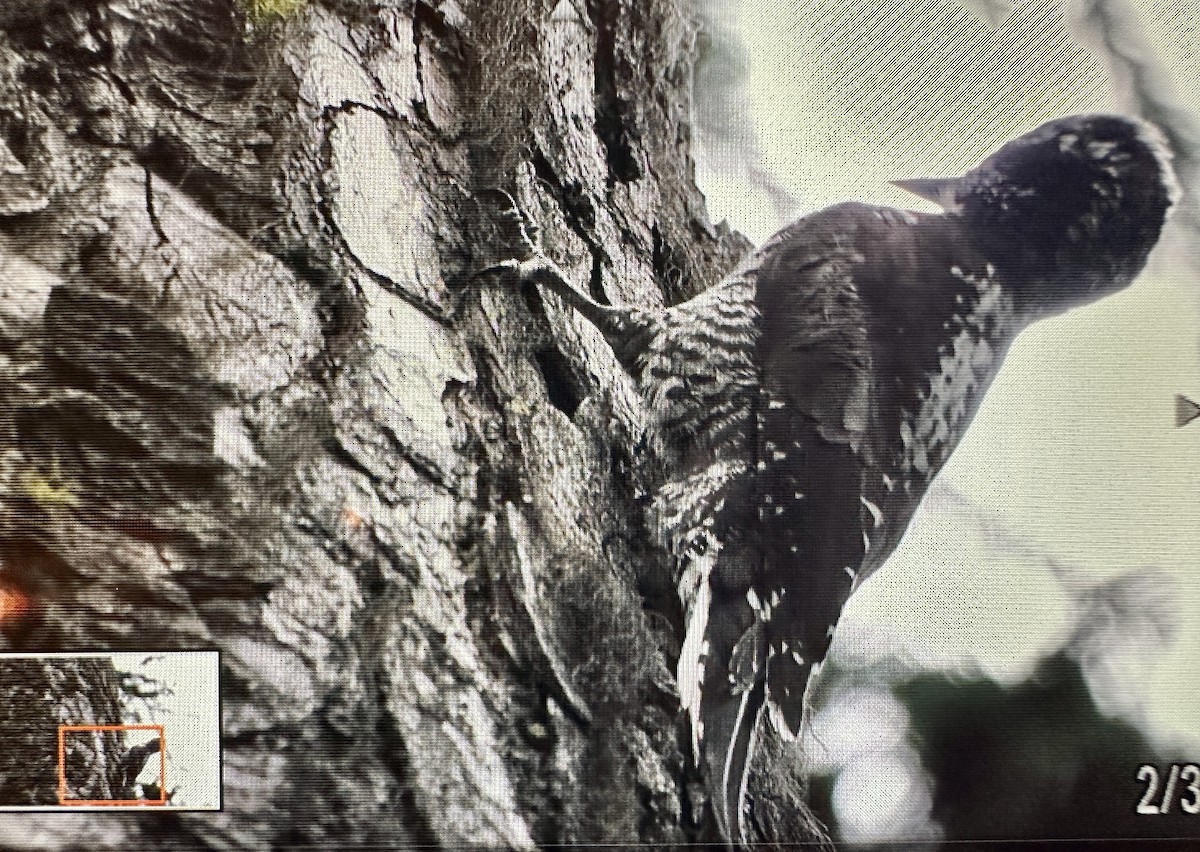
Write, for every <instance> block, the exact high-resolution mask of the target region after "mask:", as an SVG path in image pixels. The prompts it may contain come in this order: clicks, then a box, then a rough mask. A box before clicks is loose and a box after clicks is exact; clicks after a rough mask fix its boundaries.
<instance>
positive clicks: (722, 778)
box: [679, 582, 767, 846]
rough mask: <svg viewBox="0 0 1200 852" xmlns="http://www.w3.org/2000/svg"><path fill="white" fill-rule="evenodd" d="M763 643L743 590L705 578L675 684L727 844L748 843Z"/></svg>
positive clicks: (760, 705)
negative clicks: (734, 591) (736, 592)
mask: <svg viewBox="0 0 1200 852" xmlns="http://www.w3.org/2000/svg"><path fill="white" fill-rule="evenodd" d="M765 659H766V644H765V638H764V633H763V629H762V624H761V622H759V621H757V620H756V619H755V617H754V613H753V611H752V610H751V608H750V606H749V604H748V603H747V601H746V599H745V597H744V596H738V597H732V596H728V595H726V594H724V590H723V589H722V588H721V587H720V584H719V583H718V584H716V585H713V584H710V583H708V582H703V583H701V585H700V588H699V589H698V590H697V594H696V596H695V598H694V599H693V605H692V610H691V617H690V619H689V625H688V635H687V637H686V639H685V641H684V648H683V652H682V653H681V655H680V671H679V682H680V684H681V695H682V697H683V700H684V706H685V708H687V710H688V711H689V715H690V716H691V722H692V745H693V748H694V749H695V759H696V762H697V763H698V764H700V765H701V766H702V767H703V768H704V770H705V774H706V775H707V776H708V786H709V791H710V796H711V800H712V806H713V812H714V814H715V816H716V819H717V824H718V827H719V829H720V831H721V834H722V836H723V837H724V838H725V839H726V840H727V841H728V842H729V843H730V845H731V846H745V845H747V843H748V839H747V836H746V827H745V804H746V783H747V780H748V778H749V774H750V766H751V763H752V761H753V759H754V747H755V739H756V736H757V731H758V724H759V719H760V717H761V716H762V712H763V707H764V702H765V699H766V694H767V691H766V690H767V685H766V677H765V674H766V669H765V668H764V663H765Z"/></svg>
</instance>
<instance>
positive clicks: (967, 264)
mask: <svg viewBox="0 0 1200 852" xmlns="http://www.w3.org/2000/svg"><path fill="white" fill-rule="evenodd" d="M896 183H897V185H898V186H900V187H902V188H904V189H907V190H910V191H912V192H915V193H916V194H918V195H920V196H923V197H925V198H927V199H929V200H932V201H935V202H937V203H938V204H939V205H940V206H941V207H942V209H943V212H941V213H938V214H932V213H923V212H915V211H909V210H896V209H890V208H883V207H875V206H869V205H865V204H859V203H843V204H838V205H835V206H833V207H830V208H827V209H825V210H822V211H820V212H818V213H815V214H812V215H810V216H807V217H805V218H803V219H800V220H799V221H796V222H794V223H793V224H791V225H789V226H787V227H785V228H784V229H783V230H782V231H780V232H779V233H777V234H776V235H775V236H773V237H771V238H770V239H769V240H768V241H767V242H766V243H765V244H764V245H762V246H761V247H760V248H759V249H757V250H756V251H754V252H753V253H751V254H750V256H749V257H748V258H746V260H745V261H744V262H743V263H742V264H741V265H740V266H739V267H738V268H737V269H736V270H734V271H733V272H732V273H731V274H730V275H728V276H727V277H726V278H725V279H724V280H722V281H721V282H720V283H718V284H717V285H715V286H714V287H712V288H711V289H709V290H707V291H705V292H704V293H701V294H700V295H698V296H696V297H695V298H693V299H691V300H690V301H687V302H685V303H682V304H679V305H675V306H673V307H669V308H666V309H660V310H644V309H639V308H636V307H614V306H606V305H601V304H599V303H597V302H595V301H593V300H592V299H590V298H588V297H587V296H585V295H583V294H582V293H581V292H580V291H579V290H577V289H576V288H575V287H573V286H572V285H571V284H570V282H569V281H568V280H567V277H566V276H565V275H564V274H563V272H562V271H561V269H559V268H558V267H557V266H556V265H555V264H554V263H553V262H552V261H550V260H548V259H547V258H545V257H544V256H542V255H540V254H537V253H535V254H534V256H533V257H531V258H530V259H528V260H524V261H509V262H507V263H506V264H501V265H500V267H501V268H503V269H507V270H509V271H515V272H516V273H517V274H518V275H519V276H520V277H522V278H524V279H526V280H531V281H534V282H536V283H538V284H540V285H543V286H545V287H546V288H547V289H549V290H551V291H552V292H554V293H557V294H558V295H559V296H561V297H562V298H563V299H564V300H565V301H566V302H567V303H568V304H569V305H571V306H572V307H574V308H575V309H576V310H578V311H579V312H581V313H582V314H583V315H584V316H585V317H587V318H588V319H589V320H590V321H591V322H592V323H594V324H595V325H596V326H597V328H599V329H600V331H601V332H602V333H603V334H604V336H605V337H606V339H607V340H608V341H609V343H610V344H611V345H612V346H613V349H614V351H615V352H616V354H617V356H618V358H619V359H620V361H621V363H622V364H623V365H624V366H625V367H626V368H627V369H628V370H629V371H630V372H631V374H632V375H633V376H634V377H635V378H636V379H637V381H638V386H639V389H640V393H641V394H642V396H643V398H644V402H645V404H646V407H647V409H648V411H649V414H650V418H649V419H650V422H651V426H650V435H649V438H650V440H649V442H648V446H649V447H651V448H652V451H653V452H654V453H656V454H657V456H658V458H659V460H660V462H661V468H662V469H663V470H665V471H666V473H665V476H664V480H663V481H662V482H661V484H659V485H658V486H657V490H656V492H655V494H654V497H653V500H652V502H651V505H650V509H649V512H648V522H649V526H650V527H651V528H652V529H653V530H654V531H655V533H656V535H657V536H658V538H659V540H660V543H661V544H662V545H663V546H664V547H666V548H668V549H669V551H670V552H671V553H672V554H673V556H674V557H675V559H676V562H677V565H678V575H677V580H678V583H679V592H680V596H681V599H682V601H683V603H684V606H685V609H686V611H687V633H686V635H685V637H684V641H683V646H682V651H681V654H680V659H679V665H678V679H679V690H680V697H681V703H682V705H683V707H684V709H686V711H687V712H688V714H689V716H690V722H691V729H692V743H693V747H694V750H695V754H696V760H697V762H698V763H700V764H701V765H702V766H703V767H704V769H705V770H706V772H707V775H708V782H709V788H710V794H711V797H712V802H713V810H714V813H715V816H716V819H717V823H718V826H719V828H720V830H721V832H722V834H723V835H724V837H725V838H726V839H727V841H729V842H730V844H731V845H733V844H736V845H743V844H745V843H747V842H748V836H747V824H746V811H747V803H746V795H745V791H746V780H747V776H748V771H749V768H750V766H751V762H752V760H753V754H754V745H755V738H756V735H757V731H758V729H759V725H760V724H764V723H763V722H762V720H763V719H767V720H769V723H770V724H773V725H774V727H775V728H776V729H777V730H778V731H779V732H780V733H781V734H782V735H783V736H785V737H788V738H790V737H794V736H796V735H797V734H798V733H799V731H800V729H801V726H802V722H803V718H804V712H805V692H806V689H807V688H808V685H809V682H810V680H811V678H812V675H813V673H814V671H816V670H817V669H818V668H819V666H820V664H821V662H822V661H823V660H824V658H825V656H826V653H827V652H828V649H829V645H830V642H831V639H832V637H833V633H834V628H835V626H836V625H837V622H838V618H839V616H840V613H841V611H842V608H843V606H844V605H845V603H846V600H847V599H848V598H849V596H850V594H851V592H852V591H854V589H856V588H857V587H858V586H859V585H861V583H862V582H863V580H865V579H866V578H867V577H868V576H870V575H871V573H872V572H874V571H875V570H877V569H878V568H879V567H880V565H882V564H883V562H884V561H885V560H886V559H887V557H888V556H889V555H890V554H891V553H892V551H893V550H894V549H895V548H896V546H897V544H898V543H899V541H900V538H901V536H902V535H903V533H904V531H905V529H906V528H907V526H908V524H909V521H910V520H911V519H912V516H913V513H914V512H915V511H916V509H917V507H918V505H919V504H920V502H921V499H922V497H923V496H924V494H925V492H926V489H927V488H928V487H929V484H930V482H931V481H932V480H933V478H934V477H935V476H936V475H937V474H938V471H939V470H940V469H941V468H942V466H943V464H944V463H945V462H946V460H947V458H948V457H949V455H950V453H951V452H952V451H953V450H954V448H955V446H956V445H957V444H958V442H959V441H960V439H961V438H962V436H963V434H964V432H965V431H966V429H967V427H968V425H969V424H970V422H971V419H972V417H973V415H974V413H975V411H976V409H977V408H978V405H979V403H980V400H981V399H982V397H983V394H984V393H985V392H986V390H987V388H988V386H989V385H990V383H991V382H992V380H993V378H994V377H995V375H996V373H997V371H998V370H999V368H1000V366H1001V362H1002V361H1003V360H1004V357H1005V354H1006V352H1007V350H1008V348H1009V345H1010V343H1011V342H1012V340H1013V338H1014V337H1015V336H1016V334H1017V333H1018V332H1019V331H1020V330H1021V329H1022V328H1024V327H1026V326H1027V325H1029V324H1030V323H1032V322H1034V321H1036V320H1038V319H1041V318H1043V317H1047V316H1051V315H1054V314H1058V313H1061V312H1063V311H1065V310H1067V309H1069V308H1071V307H1074V306H1077V305H1082V304H1085V303H1087V302H1091V301H1093V300H1095V299H1098V298H1100V297H1102V296H1105V295H1107V294H1110V293H1114V292H1116V291H1118V290H1120V289H1122V288H1124V287H1126V286H1127V285H1129V283H1130V282H1131V281H1132V280H1133V278H1134V277H1135V276H1136V275H1137V273H1138V272H1139V271H1140V270H1141V269H1142V267H1143V265H1144V264H1145V262H1146V258H1147V255H1148V254H1149V252H1150V250H1151V249H1152V248H1153V246H1154V245H1155V243H1156V242H1157V241H1158V238H1159V234H1160V231H1161V229H1162V226H1163V223H1164V221H1165V219H1166V216H1167V214H1168V211H1169V210H1170V208H1171V207H1172V205H1173V204H1174V203H1175V201H1176V200H1177V196H1178V189H1177V186H1176V183H1175V179H1174V177H1173V173H1172V170H1171V165H1170V153H1169V150H1168V147H1167V145H1166V143H1165V141H1164V140H1163V138H1162V136H1161V134H1160V133H1159V132H1158V130H1157V129H1156V128H1154V127H1153V126H1151V125H1149V124H1147V123H1145V122H1142V121H1140V120H1136V119H1132V118H1127V117H1120V116H1112V115H1077V116H1071V117H1067V118H1062V119H1058V120H1055V121H1051V122H1049V123H1047V124H1044V125H1042V126H1040V127H1038V128H1036V129H1034V130H1032V131H1030V132H1029V133H1027V134H1025V135H1024V136H1021V137H1020V138H1018V139H1015V140H1014V141H1012V142H1009V143H1008V144H1006V145H1004V146H1003V147H1001V148H1000V149H999V150H998V151H996V152H995V153H994V154H992V155H991V156H990V157H988V158H987V159H985V160H984V161H983V162H982V163H981V164H980V165H979V166H977V167H976V168H974V169H972V170H971V171H969V172H967V173H966V174H964V175H962V176H960V177H956V178H944V179H921V180H908V181H897V182H896ZM494 268H495V267H494Z"/></svg>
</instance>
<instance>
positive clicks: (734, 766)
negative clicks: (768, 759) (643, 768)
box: [704, 678, 766, 847]
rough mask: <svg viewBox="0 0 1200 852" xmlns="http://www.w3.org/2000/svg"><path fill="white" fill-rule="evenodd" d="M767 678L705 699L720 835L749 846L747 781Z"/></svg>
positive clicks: (706, 747) (709, 766)
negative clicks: (717, 697) (733, 691)
mask: <svg viewBox="0 0 1200 852" xmlns="http://www.w3.org/2000/svg"><path fill="white" fill-rule="evenodd" d="M765 697H766V681H765V680H764V679H763V678H758V679H757V680H756V681H755V682H754V683H753V685H752V686H751V687H750V688H749V689H746V690H743V691H742V692H741V693H730V694H728V695H725V696H722V697H721V699H720V700H717V701H712V702H706V705H707V706H706V709H705V713H704V722H705V743H704V752H705V754H704V759H705V763H706V764H707V766H706V767H705V768H706V769H707V770H708V775H709V778H710V779H712V780H711V782H710V789H711V795H712V804H713V812H714V814H715V815H716V817H717V824H718V826H719V827H720V829H721V834H722V835H723V836H724V837H725V839H726V840H727V841H728V842H729V844H730V845H732V846H737V847H741V846H747V845H749V838H748V837H747V834H746V784H747V782H748V781H749V777H750V765H751V761H752V760H753V758H754V747H755V741H756V738H757V734H758V723H759V717H760V716H761V715H762V710H763V700H764V698H765Z"/></svg>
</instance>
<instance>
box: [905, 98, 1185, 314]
mask: <svg viewBox="0 0 1200 852" xmlns="http://www.w3.org/2000/svg"><path fill="white" fill-rule="evenodd" d="M896 185H897V186H900V187H902V188H904V189H907V190H909V191H912V192H915V193H917V194H918V195H921V196H923V197H925V198H928V199H930V200H932V201H935V202H937V203H939V204H940V205H941V206H942V207H943V208H944V209H945V210H946V212H947V214H948V215H953V216H958V217H961V219H962V221H963V223H964V224H965V225H966V226H967V228H968V230H969V232H970V233H971V235H972V237H973V238H974V239H975V240H976V241H977V242H978V244H979V245H980V247H981V248H983V249H984V251H985V252H986V253H987V254H988V256H989V257H994V258H995V266H996V268H997V269H999V270H1001V271H1002V272H1004V273H1006V275H1005V277H1006V279H1007V281H1008V283H1009V286H1010V287H1011V288H1012V289H1013V291H1014V295H1024V296H1027V297H1029V298H1030V299H1032V300H1034V301H1033V302H1032V303H1029V304H1030V307H1031V308H1032V309H1033V310H1034V311H1035V313H1038V314H1045V313H1055V312H1057V311H1061V310H1064V309H1066V308H1068V307H1072V306H1073V305H1078V304H1082V303H1085V302H1090V301H1092V300H1094V299H1097V298H1099V297H1101V296H1104V295H1107V294H1109V293H1112V292H1115V291H1117V290H1119V289H1121V288H1123V287H1125V286H1127V285H1128V284H1129V283H1130V281H1132V280H1133V278H1134V276H1136V275H1137V273H1138V272H1139V271H1140V270H1141V268H1142V266H1143V265H1144V264H1145V262H1146V256H1147V255H1148V254H1149V253H1150V250H1151V249H1152V248H1153V247H1154V245H1155V243H1157V242H1158V238H1159V234H1160V232H1161V230H1162V226H1163V222H1164V221H1165V219H1166V216H1167V213H1168V211H1169V209H1170V208H1171V206H1172V205H1173V204H1174V203H1175V202H1176V201H1177V199H1178V195H1179V189H1178V184H1177V183H1176V181H1175V177H1174V172H1173V171H1172V169H1171V154H1170V151H1169V149H1168V147H1167V144H1166V141H1165V140H1164V139H1163V137H1162V134H1161V133H1160V132H1159V131H1158V129H1157V128H1155V127H1154V126H1153V125H1150V124H1147V123H1146V122H1144V121H1140V120H1137V119H1132V118H1126V117H1122V116H1114V115H1074V116H1069V117H1067V118H1060V119H1057V120H1055V121H1051V122H1049V123H1047V124H1043V125H1042V126H1041V127H1038V128H1036V129H1035V130H1031V131H1030V132H1029V133H1026V134H1025V135H1024V136H1021V137H1020V138H1018V139H1014V140H1013V141H1012V142H1009V143H1008V144H1006V145H1004V147H1002V148H1000V150H998V151H996V152H995V153H994V154H992V155H991V156H990V157H988V158H987V159H986V160H984V161H983V162H982V163H980V164H979V165H978V166H977V167H975V168H974V169H972V170H971V171H969V172H967V173H966V174H965V175H963V176H961V177H958V178H947V179H932V180H916V181H897V182H896Z"/></svg>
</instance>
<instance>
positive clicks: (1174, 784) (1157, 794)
mask: <svg viewBox="0 0 1200 852" xmlns="http://www.w3.org/2000/svg"><path fill="white" fill-rule="evenodd" d="M1137 780H1139V781H1141V782H1142V783H1144V784H1145V785H1146V792H1145V793H1143V794H1142V798H1141V799H1140V800H1139V801H1138V805H1137V812H1138V813H1139V814H1166V813H1170V812H1171V808H1172V806H1173V805H1174V803H1175V802H1176V801H1178V802H1179V807H1180V808H1182V809H1183V812H1184V813H1187V814H1197V813H1200V766H1196V764H1194V763H1172V764H1171V765H1170V767H1168V769H1167V771H1166V772H1165V773H1160V772H1159V770H1158V768H1157V767H1156V766H1153V765H1152V764H1149V763H1143V764H1142V765H1141V766H1139V767H1138V771H1137Z"/></svg>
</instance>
